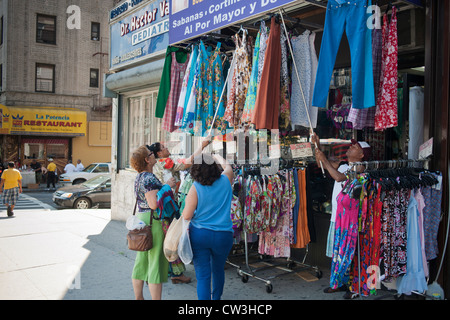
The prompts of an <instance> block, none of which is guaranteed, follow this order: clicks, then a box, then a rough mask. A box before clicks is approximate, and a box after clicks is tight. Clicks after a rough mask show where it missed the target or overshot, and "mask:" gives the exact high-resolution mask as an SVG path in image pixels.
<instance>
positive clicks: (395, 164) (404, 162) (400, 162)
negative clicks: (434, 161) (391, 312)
mask: <svg viewBox="0 0 450 320" xmlns="http://www.w3.org/2000/svg"><path fill="white" fill-rule="evenodd" d="M428 161H430V159H397V160H381V161H380V160H375V161H361V162H352V163H349V165H350V169H349V171H356V166H365V167H366V168H368V167H369V166H370V165H371V164H373V165H375V168H376V169H379V165H385V164H386V165H388V167H387V168H380V170H383V169H392V168H399V167H405V166H409V165H410V164H411V165H414V164H415V163H423V167H422V168H423V169H426V170H427V169H428V168H425V167H427V166H428ZM410 168H415V167H410ZM356 249H357V254H358V292H357V293H356V295H357V296H358V297H359V299H362V298H363V296H362V295H361V291H360V290H361V248H360V232H358V239H357V247H356ZM412 293H415V294H418V295H422V296H424V294H423V293H419V292H415V291H412ZM388 296H391V295H390V294H388V295H383V296H381V297H379V298H377V300H381V299H384V298H385V297H388Z"/></svg>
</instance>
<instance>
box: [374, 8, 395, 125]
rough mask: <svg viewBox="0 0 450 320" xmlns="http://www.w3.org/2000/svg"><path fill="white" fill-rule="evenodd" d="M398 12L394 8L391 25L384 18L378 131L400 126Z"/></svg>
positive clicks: (385, 16)
mask: <svg viewBox="0 0 450 320" xmlns="http://www.w3.org/2000/svg"><path fill="white" fill-rule="evenodd" d="M396 12H397V10H396V8H395V7H392V17H391V23H390V25H389V22H388V20H387V15H386V14H385V15H384V17H383V31H382V43H383V44H382V45H383V49H382V50H383V51H382V58H381V59H382V62H381V63H382V65H381V79H380V90H379V91H378V97H377V106H376V111H375V130H377V131H380V130H384V129H386V128H392V127H396V126H397V124H398V115H397V82H398V80H397V77H398V74H397V65H398V64H397V61H398V35H397V15H396Z"/></svg>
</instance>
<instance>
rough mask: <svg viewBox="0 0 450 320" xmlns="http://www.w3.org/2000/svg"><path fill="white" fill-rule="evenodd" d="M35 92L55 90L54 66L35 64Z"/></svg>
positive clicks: (52, 91)
mask: <svg viewBox="0 0 450 320" xmlns="http://www.w3.org/2000/svg"><path fill="white" fill-rule="evenodd" d="M36 92H50V93H54V92H55V66H54V65H51V64H39V63H38V64H36Z"/></svg>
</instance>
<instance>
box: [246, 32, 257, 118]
mask: <svg viewBox="0 0 450 320" xmlns="http://www.w3.org/2000/svg"><path fill="white" fill-rule="evenodd" d="M260 37H261V32H260V31H258V35H257V36H256V40H255V48H254V50H253V60H252V73H251V75H250V81H249V84H248V89H247V96H246V98H245V105H244V111H243V112H242V120H241V123H246V122H250V121H251V120H252V113H253V109H254V108H255V103H256V93H257V89H258V63H259V48H260V45H259V42H260Z"/></svg>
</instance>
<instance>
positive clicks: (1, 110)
mask: <svg viewBox="0 0 450 320" xmlns="http://www.w3.org/2000/svg"><path fill="white" fill-rule="evenodd" d="M0 114H1V121H0V133H2V134H8V133H9V134H55V135H67V136H84V135H86V127H87V119H86V112H84V111H80V110H77V109H69V108H50V107H5V106H3V105H0Z"/></svg>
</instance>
